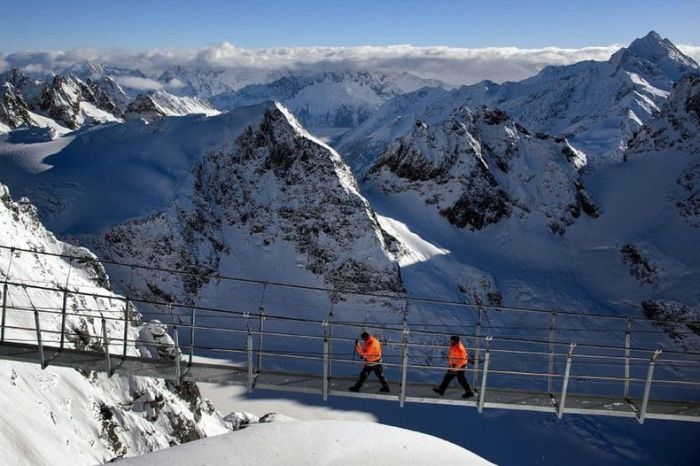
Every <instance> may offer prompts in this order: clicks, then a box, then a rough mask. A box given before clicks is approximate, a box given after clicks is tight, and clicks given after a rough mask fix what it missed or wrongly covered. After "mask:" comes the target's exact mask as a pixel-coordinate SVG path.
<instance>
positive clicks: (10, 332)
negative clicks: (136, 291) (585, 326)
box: [0, 280, 700, 422]
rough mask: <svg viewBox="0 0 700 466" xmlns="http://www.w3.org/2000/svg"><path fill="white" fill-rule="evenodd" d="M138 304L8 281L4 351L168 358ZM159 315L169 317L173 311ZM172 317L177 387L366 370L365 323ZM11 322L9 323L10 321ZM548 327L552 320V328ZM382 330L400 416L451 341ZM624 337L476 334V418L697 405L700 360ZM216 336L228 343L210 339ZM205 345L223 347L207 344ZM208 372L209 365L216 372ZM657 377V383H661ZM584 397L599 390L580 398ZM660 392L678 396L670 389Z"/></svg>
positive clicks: (405, 326) (330, 376)
mask: <svg viewBox="0 0 700 466" xmlns="http://www.w3.org/2000/svg"><path fill="white" fill-rule="evenodd" d="M13 292H14V293H16V294H17V296H18V297H19V296H21V294H22V293H24V294H25V295H26V296H27V297H30V293H32V292H36V293H43V294H47V293H54V294H55V295H56V296H62V299H61V300H58V301H56V302H61V303H62V305H61V307H60V308H59V307H52V308H41V307H36V306H34V305H33V304H31V301H32V300H31V299H29V300H28V301H29V303H26V304H24V305H20V304H18V303H20V302H22V299H12V297H13ZM86 297H92V298H95V299H94V300H93V301H94V302H97V298H101V299H105V300H108V301H109V302H111V303H112V304H114V303H117V304H119V305H113V306H112V307H111V308H110V309H112V310H109V309H99V308H90V307H87V306H84V307H80V306H79V305H78V304H77V303H80V302H85V301H86V300H85V298H86ZM138 302H140V300H130V299H128V298H124V297H120V296H116V295H108V294H104V293H103V294H93V293H86V292H83V291H81V290H79V289H68V288H66V287H62V286H45V285H38V284H28V283H18V282H13V281H9V280H6V281H5V282H4V283H3V286H2V301H1V303H2V304H1V306H2V307H1V309H0V311H1V313H2V314H1V317H0V344H11V343H21V342H25V343H30V344H33V345H36V347H37V349H38V359H39V360H38V361H37V362H38V363H40V364H41V366H42V367H46V366H47V365H48V364H49V363H50V360H49V359H48V358H47V357H46V355H45V351H46V350H48V349H51V350H57V351H59V352H60V351H63V350H65V349H68V345H69V343H70V345H72V346H73V347H75V346H76V342H81V341H82V342H85V341H86V340H87V341H88V342H87V343H86V345H87V346H88V347H89V348H91V349H93V350H99V351H101V352H102V353H103V354H104V367H105V370H106V371H107V372H108V374H110V375H111V374H112V373H113V372H114V368H115V360H118V359H120V358H121V359H125V358H127V357H129V356H134V355H135V354H138V353H137V352H138V349H139V347H148V346H151V347H152V348H154V349H155V350H156V352H158V350H159V349H160V350H167V349H168V348H166V346H167V345H163V344H159V343H149V342H147V341H143V339H141V338H139V337H137V336H135V335H134V332H135V329H136V328H137V327H136V326H138V325H144V324H147V322H139V321H136V320H135V318H134V316H133V315H132V313H131V307H132V303H138ZM27 304H28V305H27ZM157 304H158V305H161V306H167V307H168V308H169V309H170V310H172V306H173V304H172V303H157ZM177 306H178V307H179V308H182V309H184V310H185V311H189V314H190V315H189V316H187V314H185V316H184V317H183V316H182V315H180V314H174V313H170V314H168V313H164V314H163V315H162V316H161V318H163V320H165V323H164V325H166V326H167V327H168V329H169V331H170V338H171V340H172V347H173V348H172V355H173V357H172V363H171V364H172V366H173V375H174V377H175V378H177V379H183V378H184V377H185V376H186V375H187V374H188V372H190V371H191V369H192V367H193V366H196V365H197V364H200V363H199V362H198V361H197V356H199V355H209V356H212V355H213V357H214V358H215V359H220V360H221V361H222V365H226V364H229V363H228V362H227V361H233V362H234V363H237V364H238V366H237V367H241V368H243V369H244V370H245V373H246V380H245V383H246V386H247V387H248V390H249V391H252V390H253V389H254V388H255V385H256V382H257V380H258V378H259V377H260V375H261V374H264V373H265V371H263V362H265V365H266V367H269V371H270V373H274V372H275V371H276V370H281V371H284V370H285V369H289V368H291V369H292V370H291V372H292V373H296V374H305V373H306V374H310V375H312V376H313V377H315V378H316V379H317V380H319V381H320V382H321V383H320V392H321V394H322V396H323V398H324V399H327V398H328V396H329V393H330V392H331V391H333V390H342V389H343V388H342V387H341V388H340V389H338V388H334V387H333V385H332V384H333V383H334V381H335V380H338V381H343V380H350V378H351V377H354V376H355V375H356V373H357V371H358V369H359V366H361V365H362V364H363V363H362V362H361V361H359V359H358V358H356V357H355V356H354V354H353V353H352V348H354V344H355V341H356V340H355V339H354V338H353V337H352V335H356V334H358V333H359V332H360V331H362V330H363V329H364V328H366V326H367V324H366V323H363V322H348V321H339V320H337V319H333V314H332V311H331V313H330V315H329V316H327V318H325V319H322V320H314V319H308V318H300V317H294V316H283V315H273V314H270V313H267V314H266V313H265V311H264V309H263V308H262V306H261V309H260V310H259V312H258V313H250V312H239V311H235V310H226V309H216V308H207V307H197V306H187V305H182V304H177ZM115 309H119V310H115ZM198 315H199V318H198ZM9 316H12V317H13V318H12V319H11V322H10V320H8V317H9ZM212 316H214V317H217V318H220V321H222V322H225V323H226V324H227V326H226V327H222V326H218V325H211V324H207V319H208V318H212ZM168 317H170V320H169V321H168V320H167V318H168ZM187 317H189V319H187ZM74 318H76V319H78V320H80V319H89V320H92V321H93V323H95V322H99V325H97V324H94V325H93V326H92V327H88V328H93V329H94V334H87V335H86V333H85V331H84V330H83V331H81V332H78V331H75V330H74V329H71V327H70V326H69V325H67V323H68V322H70V321H71V319H74ZM44 319H50V320H51V323H52V325H47V324H46V322H45V320H44ZM183 319H184V321H183ZM18 322H19V323H18ZM42 322H43V323H42ZM290 322H291V323H294V324H295V325H297V326H299V328H300V329H302V328H303V329H304V330H303V331H302V330H298V331H297V332H291V331H282V330H275V327H276V326H275V325H274V324H275V323H278V324H279V323H281V324H286V323H290ZM264 323H266V324H267V325H265V324H264ZM554 325H555V319H552V326H554ZM277 327H279V325H277ZM381 330H382V331H383V332H384V335H383V336H380V340H381V341H382V342H383V346H384V349H385V350H384V351H385V355H384V361H383V365H384V367H385V368H386V371H387V374H388V375H390V376H391V377H392V379H393V380H392V384H393V386H394V388H395V389H396V388H397V385H398V390H397V391H396V390H395V391H394V393H392V395H391V396H394V397H398V400H399V402H400V404H401V406H403V405H404V403H406V402H407V401H411V400H413V399H416V398H417V396H416V395H413V394H412V393H411V390H409V389H411V388H412V387H414V386H420V385H426V384H428V383H432V384H434V385H436V384H437V382H438V381H439V379H440V378H441V376H442V374H443V373H444V372H445V371H446V367H445V361H444V352H446V350H447V345H446V344H441V343H436V342H434V341H433V340H431V339H434V337H440V338H442V341H445V342H446V341H447V339H448V338H447V337H448V335H446V334H445V333H442V332H436V331H433V330H424V329H422V328H417V329H415V330H414V329H413V328H412V326H411V325H410V324H409V322H408V319H407V316H406V314H404V319H403V322H402V324H401V325H400V326H397V325H387V326H384V327H381ZM334 332H335V334H334ZM88 333H89V332H88ZM631 333H632V330H631V329H630V326H629V325H628V327H627V330H626V338H625V340H624V345H622V346H613V345H601V344H594V343H577V342H564V341H558V340H556V339H555V338H554V336H553V335H554V332H552V331H550V337H549V338H547V339H526V338H522V337H518V336H507V335H505V336H503V335H502V336H499V337H492V336H482V334H481V333H480V332H479V331H478V329H477V332H476V333H475V334H473V335H470V336H468V337H467V338H471V340H470V341H472V342H473V343H474V345H472V346H471V347H470V349H471V350H472V356H473V359H472V360H471V362H472V367H471V368H470V369H469V371H470V373H471V374H472V376H473V380H472V383H473V385H474V388H475V389H476V390H477V391H478V397H477V399H476V400H475V404H476V407H477V409H478V410H479V411H480V412H481V411H482V410H483V409H484V407H485V406H487V404H488V400H489V393H492V392H493V390H509V389H522V388H523V387H524V388H525V389H526V390H529V391H530V392H533V393H544V394H549V395H550V397H551V398H552V405H553V407H554V408H553V409H555V412H556V414H557V416H559V417H561V416H562V415H563V414H564V413H565V412H566V403H567V400H568V399H570V398H571V396H575V395H576V396H577V395H590V396H594V395H597V396H600V395H603V396H615V397H617V398H619V399H623V400H627V401H628V402H629V403H630V404H632V401H631V396H632V391H633V389H636V390H637V393H636V398H637V400H638V402H637V404H636V406H635V409H636V417H637V419H638V420H639V422H644V419H645V417H646V415H647V410H648V407H649V402H650V400H652V395H651V394H652V386H653V387H654V390H655V392H658V393H664V394H668V396H667V399H671V398H673V396H672V395H674V394H676V396H678V394H679V393H682V395H681V396H680V397H679V398H680V400H679V401H693V402H700V399H699V398H700V354H698V353H694V352H677V351H669V352H666V353H663V356H662V353H661V350H659V349H656V348H638V347H632V344H631V342H632V339H631V337H630V334H631ZM217 334H218V335H224V336H225V338H212V335H217ZM207 341H215V342H218V343H215V344H209V345H207V344H206V343H205V342H207ZM183 342H184V344H183ZM223 342H226V344H223ZM523 346H524V347H525V349H523ZM527 347H531V349H527ZM117 348H118V349H117ZM667 354H668V356H667ZM202 364H203V363H202ZM207 364H209V365H211V366H213V365H216V363H213V362H209V363H207ZM203 365H206V364H203ZM234 365H235V364H234ZM659 372H661V373H662V374H663V377H661V378H659V377H658V373H659ZM655 374H656V377H655ZM602 384H605V387H606V388H605V390H601V386H602ZM587 386H588V387H591V386H592V387H595V388H594V389H593V390H590V391H588V392H587V391H586V389H585V388H586V387H587ZM667 387H672V388H673V390H672V391H669V390H665V388H667Z"/></svg>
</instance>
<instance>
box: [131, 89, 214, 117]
mask: <svg viewBox="0 0 700 466" xmlns="http://www.w3.org/2000/svg"><path fill="white" fill-rule="evenodd" d="M219 113H220V112H219V111H218V110H216V109H214V108H213V107H212V106H211V105H210V104H209V103H208V102H206V101H205V100H203V99H200V98H199V97H177V96H174V95H172V94H170V93H168V92H165V91H163V90H157V91H152V92H150V93H148V94H139V95H137V96H136V98H134V100H132V101H131V103H129V106H128V107H127V109H126V116H127V117H128V118H134V117H135V118H142V119H143V120H144V121H146V122H148V123H150V122H152V121H153V120H157V119H159V118H163V117H166V116H183V115H190V114H203V115H207V116H211V115H218V114H219Z"/></svg>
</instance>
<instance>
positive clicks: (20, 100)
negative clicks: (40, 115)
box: [0, 82, 32, 128]
mask: <svg viewBox="0 0 700 466" xmlns="http://www.w3.org/2000/svg"><path fill="white" fill-rule="evenodd" d="M0 123H4V124H6V125H8V126H9V127H10V128H17V127H20V126H23V125H30V124H31V123H32V120H31V118H30V116H29V105H27V102H26V101H25V100H24V97H22V94H21V93H20V92H19V91H17V88H15V87H14V86H13V85H12V84H10V83H9V82H7V83H5V84H4V85H2V87H0Z"/></svg>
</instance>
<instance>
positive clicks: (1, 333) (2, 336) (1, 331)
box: [0, 281, 8, 343]
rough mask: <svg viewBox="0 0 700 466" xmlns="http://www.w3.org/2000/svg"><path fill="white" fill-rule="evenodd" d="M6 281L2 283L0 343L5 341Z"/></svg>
mask: <svg viewBox="0 0 700 466" xmlns="http://www.w3.org/2000/svg"><path fill="white" fill-rule="evenodd" d="M7 291H8V287H7V281H5V283H4V284H3V285H2V322H0V343H5V317H6V316H7Z"/></svg>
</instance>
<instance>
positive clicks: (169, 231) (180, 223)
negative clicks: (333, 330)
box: [95, 105, 403, 303]
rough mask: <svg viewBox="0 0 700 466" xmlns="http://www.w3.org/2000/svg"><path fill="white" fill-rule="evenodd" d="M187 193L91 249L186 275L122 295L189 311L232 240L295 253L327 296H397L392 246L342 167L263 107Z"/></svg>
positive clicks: (196, 174) (158, 277)
mask: <svg viewBox="0 0 700 466" xmlns="http://www.w3.org/2000/svg"><path fill="white" fill-rule="evenodd" d="M188 188H189V191H188V192H186V193H183V198H182V199H181V200H179V201H178V202H175V203H173V205H172V206H171V207H170V208H169V209H168V210H167V211H164V212H160V213H156V214H153V215H151V216H149V217H147V218H143V219H138V220H132V221H128V222H127V223H125V224H122V225H119V226H116V227H113V228H111V229H109V230H108V231H107V232H106V233H105V234H104V235H103V237H102V239H101V240H99V241H98V242H97V244H95V248H96V249H97V250H98V251H100V252H101V253H102V254H103V255H104V256H105V257H108V258H114V259H124V258H128V259H129V261H135V262H137V263H145V264H148V265H157V266H159V267H161V268H165V269H170V270H177V271H181V272H186V273H179V274H170V273H166V272H163V273H160V272H157V271H150V272H147V273H145V272H142V271H136V272H135V275H136V276H137V277H138V279H139V280H138V281H140V282H143V281H145V282H146V283H147V289H142V290H140V291H139V290H129V292H134V293H136V292H140V293H144V294H145V295H148V296H152V297H156V298H158V299H161V300H165V301H177V302H189V303H191V302H193V300H195V299H196V297H197V293H198V292H199V290H200V289H201V288H202V287H203V286H204V285H206V284H207V280H209V278H208V277H209V276H211V275H214V274H215V273H217V271H218V270H219V264H220V261H221V259H222V257H224V256H228V255H232V254H235V253H236V250H235V248H236V247H240V246H241V245H239V241H240V240H236V239H232V238H230V237H229V235H232V234H243V235H244V236H250V237H251V238H255V242H256V243H258V244H259V245H260V247H261V248H266V247H268V246H269V247H271V245H273V244H277V243H280V242H283V243H286V244H289V245H291V246H293V248H294V250H295V251H296V253H297V254H298V257H299V259H297V261H298V263H299V266H303V267H304V268H305V269H306V270H308V271H310V272H311V273H313V274H316V275H319V276H320V277H322V278H323V279H324V280H325V281H326V282H327V284H328V285H329V286H331V287H334V288H341V289H351V290H363V291H377V290H382V291H395V292H400V291H402V290H403V286H402V283H401V279H400V274H399V268H398V264H397V263H396V262H395V259H394V256H393V253H394V252H398V251H395V250H396V249H397V248H398V247H399V246H398V243H397V242H396V241H395V240H394V239H393V238H392V237H391V235H389V234H388V233H386V232H385V231H383V230H382V229H381V228H380V226H379V223H378V222H377V219H376V216H375V214H374V212H373V211H372V209H371V208H370V206H369V204H368V203H367V201H366V200H365V199H364V198H363V197H362V196H361V195H360V194H359V192H358V191H357V186H356V182H355V180H354V178H353V177H352V175H351V173H350V172H349V170H348V168H347V167H346V166H345V165H344V164H343V162H342V160H341V159H340V157H339V156H338V155H337V154H336V153H335V152H333V151H332V150H331V149H330V148H328V147H326V146H324V145H322V144H320V143H319V142H317V141H315V140H314V139H313V138H312V137H311V136H309V135H308V134H307V133H305V131H304V130H303V129H302V128H301V127H300V126H299V124H298V123H297V122H296V121H295V120H294V118H293V117H292V116H291V115H290V114H288V113H287V111H286V110H285V109H283V108H281V107H278V106H275V105H270V107H268V109H267V111H266V112H265V113H264V116H263V117H262V119H260V120H258V121H257V122H256V123H255V124H253V125H251V126H249V127H247V128H246V129H244V130H243V131H242V133H240V135H239V136H238V137H237V138H236V139H235V140H234V141H228V142H225V143H223V144H222V145H221V146H220V147H219V148H217V149H213V150H212V149H208V150H207V151H206V152H205V153H204V154H203V155H202V156H201V157H199V158H198V159H197V160H196V161H195V163H194V165H193V167H192V176H191V185H190V186H189V187H188ZM233 232H237V233H233ZM392 250H394V252H392ZM136 282H137V280H134V283H136Z"/></svg>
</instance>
